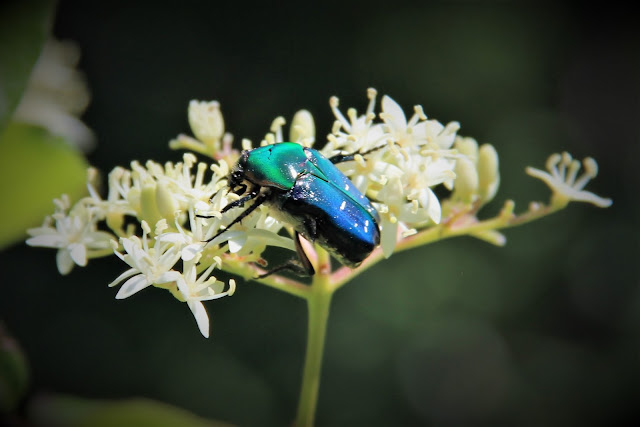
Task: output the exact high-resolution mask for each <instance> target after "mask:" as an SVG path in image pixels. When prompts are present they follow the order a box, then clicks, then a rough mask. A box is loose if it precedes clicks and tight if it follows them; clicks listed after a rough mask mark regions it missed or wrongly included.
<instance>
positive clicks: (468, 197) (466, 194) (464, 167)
mask: <svg viewBox="0 0 640 427" xmlns="http://www.w3.org/2000/svg"><path fill="white" fill-rule="evenodd" d="M478 182H479V180H478V172H477V171H476V167H475V165H474V164H473V162H472V161H471V160H470V159H468V158H466V157H462V158H460V159H458V160H457V161H456V181H455V188H454V198H456V199H459V200H461V201H462V202H464V203H472V202H473V201H474V199H475V196H476V194H477V193H478Z"/></svg>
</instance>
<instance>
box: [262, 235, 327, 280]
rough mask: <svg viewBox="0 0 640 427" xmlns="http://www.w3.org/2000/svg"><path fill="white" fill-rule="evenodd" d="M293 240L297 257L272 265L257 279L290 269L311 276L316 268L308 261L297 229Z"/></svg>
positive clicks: (301, 274)
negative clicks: (275, 265) (272, 266)
mask: <svg viewBox="0 0 640 427" xmlns="http://www.w3.org/2000/svg"><path fill="white" fill-rule="evenodd" d="M293 241H294V242H295V244H296V252H297V253H298V257H299V259H292V260H289V261H288V262H286V263H284V264H282V265H279V266H277V267H274V268H272V269H271V270H269V271H267V272H266V273H264V274H261V275H259V276H258V277H257V278H258V279H262V278H263V277H267V276H270V275H272V274H274V273H277V272H279V271H282V270H290V271H293V272H294V273H296V274H298V275H300V276H313V275H314V274H316V270H315V269H314V268H313V264H311V261H309V257H308V256H307V253H306V252H305V251H304V248H303V247H302V244H301V243H300V233H298V232H297V231H296V234H295V238H294V239H293Z"/></svg>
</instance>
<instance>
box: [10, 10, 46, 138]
mask: <svg viewBox="0 0 640 427" xmlns="http://www.w3.org/2000/svg"><path fill="white" fill-rule="evenodd" d="M54 10H55V2H54V1H52V0H38V1H35V0H32V1H9V2H3V4H2V5H0V132H1V131H2V129H4V127H5V126H6V125H7V123H8V122H9V119H10V118H11V115H12V114H13V111H14V110H15V108H16V107H17V106H18V103H19V102H20V98H22V93H23V92H24V90H25V87H26V86H27V82H28V80H29V76H30V75H31V70H32V68H33V66H34V64H35V63H36V61H37V59H38V56H39V55H40V52H41V51H42V46H43V45H44V42H45V41H46V39H47V37H48V36H49V33H50V29H51V22H52V20H53V13H54Z"/></svg>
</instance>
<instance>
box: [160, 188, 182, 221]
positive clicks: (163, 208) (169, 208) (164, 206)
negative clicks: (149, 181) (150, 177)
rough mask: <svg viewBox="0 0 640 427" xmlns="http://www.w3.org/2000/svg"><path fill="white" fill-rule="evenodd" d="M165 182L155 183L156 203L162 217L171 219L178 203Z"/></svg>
mask: <svg viewBox="0 0 640 427" xmlns="http://www.w3.org/2000/svg"><path fill="white" fill-rule="evenodd" d="M167 184H168V183H167V182H162V181H160V182H158V183H157V184H156V205H157V206H158V212H159V213H160V215H161V216H162V218H164V219H167V220H173V219H174V216H175V212H176V211H177V210H178V205H177V203H176V200H175V198H174V197H173V194H172V193H171V191H170V190H169V186H168V185H167Z"/></svg>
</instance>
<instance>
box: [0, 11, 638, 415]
mask: <svg viewBox="0 0 640 427" xmlns="http://www.w3.org/2000/svg"><path fill="white" fill-rule="evenodd" d="M53 33H54V35H55V36H56V37H58V38H61V39H70V40H74V41H75V42H77V43H78V45H79V46H80V48H81V52H82V58H81V61H80V65H79V67H80V69H81V70H82V71H83V72H84V73H85V75H86V79H87V82H88V85H89V88H90V91H91V93H92V100H91V104H90V106H89V108H88V110H87V111H86V114H85V115H84V117H83V118H84V120H85V122H86V123H87V124H88V125H89V126H90V127H91V128H92V129H93V130H94V131H95V133H96V135H97V140H98V145H97V148H96V149H95V150H94V151H92V152H91V153H89V154H88V160H89V162H90V163H91V164H92V165H94V166H96V167H98V168H99V169H100V170H102V171H103V172H105V174H106V172H108V171H109V170H111V169H112V168H113V167H115V166H117V165H123V166H127V165H128V164H129V162H130V161H131V160H133V159H138V160H141V161H144V160H146V159H153V160H155V161H160V162H163V161H168V160H173V161H176V160H179V159H180V158H181V154H180V153H177V152H173V151H171V150H169V148H168V145H167V142H168V141H169V140H170V139H171V138H173V137H175V136H176V135H177V134H179V133H182V132H186V133H188V132H189V128H188V123H187V118H186V111H187V110H186V108H187V105H188V102H189V100H191V99H200V100H213V99H215V100H218V101H219V102H220V103H221V105H222V111H223V114H224V117H225V121H226V127H227V130H228V131H230V132H231V133H233V134H234V136H235V137H236V142H238V143H239V141H240V139H241V138H244V137H246V138H249V139H251V140H253V141H254V143H255V142H258V141H259V140H260V139H261V138H262V137H263V136H264V134H265V133H266V132H267V131H268V129H269V126H270V124H271V121H272V120H273V119H274V118H275V117H276V116H278V115H282V116H284V117H285V118H287V119H288V120H290V119H291V117H292V116H293V114H294V113H295V112H296V111H297V110H298V109H301V108H306V109H308V110H310V111H311V112H312V113H313V115H314V117H315V119H316V126H317V134H318V139H319V140H320V141H321V140H322V138H323V135H326V134H327V133H329V132H330V128H331V124H332V121H333V117H332V115H331V113H330V110H329V107H328V100H329V97H330V96H332V95H336V96H338V97H339V98H340V101H341V106H342V109H343V111H346V108H348V107H356V108H358V110H359V111H360V112H362V111H364V109H365V108H366V105H367V99H366V89H367V88H368V87H374V88H376V89H377V90H378V92H379V93H380V95H382V94H388V95H390V96H391V97H392V98H394V99H395V100H396V101H398V102H399V103H400V104H401V105H402V106H404V107H405V111H407V113H408V114H410V113H411V110H412V106H413V105H415V104H421V105H422V106H423V107H424V110H425V112H426V114H427V115H428V116H429V117H431V118H436V119H438V120H440V121H441V122H443V123H446V122H449V121H452V120H456V121H459V122H460V123H461V126H462V127H461V130H460V132H459V133H460V134H461V135H465V136H473V137H475V138H476V139H477V140H478V141H479V142H480V143H484V142H489V143H491V144H493V145H494V146H495V147H496V149H497V151H498V153H499V155H500V162H501V164H500V169H501V177H502V183H501V188H500V191H499V193H498V196H497V197H496V200H495V201H494V202H493V203H492V204H491V205H489V206H487V207H486V210H485V215H491V214H494V213H495V212H497V210H498V209H499V208H500V206H501V203H502V202H503V201H504V200H506V199H509V198H511V199H514V200H515V201H516V207H517V209H519V210H524V209H526V206H527V204H528V202H529V201H530V200H547V197H548V194H549V192H548V190H547V189H546V187H545V186H544V185H543V184H542V183H541V182H539V181H536V180H534V179H532V178H529V177H528V176H526V175H525V173H524V168H525V167H526V166H527V165H533V166H536V167H542V166H543V165H544V162H545V160H546V158H547V156H548V155H549V154H551V153H553V152H559V151H563V150H567V151H569V152H571V153H572V154H574V155H575V156H576V157H579V158H583V157H586V156H593V157H594V158H596V159H597V161H598V163H599V165H600V172H601V175H600V176H599V177H598V178H597V179H596V180H595V181H594V182H593V183H592V184H591V185H590V186H589V189H591V190H592V191H594V192H596V193H597V194H600V195H602V196H605V197H611V198H612V199H613V201H614V203H613V206H612V207H610V208H609V209H599V208H596V207H594V206H591V205H583V204H572V205H570V206H569V208H568V209H566V210H564V211H562V212H560V213H559V214H556V215H554V216H552V217H549V218H546V219H544V220H542V221H538V222H535V223H532V224H529V225H526V226H523V227H521V228H515V229H510V230H507V231H506V235H507V238H508V243H507V246H506V247H504V248H497V247H493V246H491V245H488V244H486V243H484V242H481V241H476V240H472V239H471V238H459V239H453V240H448V241H443V242H439V243H436V244H433V245H430V246H427V247H424V248H421V249H417V250H413V251H410V252H406V253H401V254H397V255H395V256H393V257H392V258H391V259H390V260H388V261H387V262H383V263H381V264H379V265H378V266H376V267H375V268H373V269H371V270H369V271H367V272H366V273H365V274H363V275H362V276H360V277H358V279H357V280H355V281H354V282H352V283H351V284H349V285H348V286H346V287H345V288H343V289H341V290H340V291H339V292H338V293H337V294H336V295H335V298H334V304H333V307H332V311H331V317H330V324H329V329H328V339H327V344H326V352H325V364H324V369H323V372H322V383H321V388H320V399H319V406H318V414H317V424H318V425H323V426H325V425H326V426H329V425H367V426H378V425H379V426H387V425H452V424H461V425H562V426H572V425H580V426H585V425H614V424H615V423H616V422H621V421H623V420H624V421H630V420H636V421H639V420H640V409H638V408H639V407H638V402H639V401H640V400H639V399H640V287H639V285H640V280H639V278H640V274H639V267H638V265H639V262H638V260H639V256H640V248H639V246H640V244H639V237H640V235H639V224H638V213H639V210H638V207H639V204H638V198H637V194H638V190H639V185H638V184H639V183H640V179H639V177H640V175H639V173H638V169H639V168H638V159H639V158H640V149H639V142H640V138H639V134H640V132H639V130H638V129H639V127H638V120H640V56H639V52H640V37H639V34H640V33H639V32H638V29H637V15H634V14H633V13H632V12H631V10H630V9H629V10H626V9H621V8H620V7H619V6H617V7H615V8H614V7H613V6H608V5H596V4H594V5H593V6H589V7H587V6H584V5H579V6H578V5H574V4H572V3H568V2H520V1H445V2H404V1H395V2H379V3H378V2H375V1H354V2H347V1H333V0H329V1H323V2H317V3H316V2H308V3H304V2H302V3H300V2H289V3H286V2H285V3H278V5H275V4H269V2H260V3H254V4H246V3H245V2H195V1H190V0H181V1H179V2H172V3H167V4H166V5H161V4H154V3H151V2H119V1H110V2H83V1H75V0H61V1H60V2H59V4H58V7H57V11H56V17H55V20H54V25H53ZM33 173H34V174H37V173H38V171H34V172H33ZM41 178H42V179H43V180H46V179H47V177H46V176H42V177H41ZM2 185H7V184H6V183H3V184H2ZM24 197H25V198H28V197H29V195H28V194H25V195H24ZM2 215H3V216H4V215H11V211H10V210H9V211H5V212H3V213H2ZM34 225H35V224H34ZM113 258H115V257H113ZM0 264H1V265H0V271H1V272H2V273H1V277H2V292H1V293H0V320H2V321H3V322H4V324H5V327H6V329H7V330H8V331H9V332H10V333H11V334H12V335H13V336H14V338H15V339H16V340H17V341H18V342H19V343H20V344H21V346H22V347H23V349H24V351H25V353H26V355H27V358H28V361H29V364H30V369H31V389H32V391H33V392H34V393H36V392H42V391H47V392H55V393H65V394H70V395H76V396H82V397H89V398H128V397H135V396H144V397H149V398H152V399H156V400H159V401H162V402H167V403H170V404H173V405H177V406H180V407H182V408H184V409H186V410H189V411H191V412H193V413H195V414H198V415H200V416H203V417H207V418H211V419H216V420H222V421H226V422H229V423H232V424H238V425H256V426H257V425H290V422H291V421H292V419H293V417H294V414H295V410H296V404H297V397H298V391H299V386H300V381H301V370H302V361H303V355H304V345H305V337H306V317H305V310H306V307H305V305H304V303H303V301H301V300H297V299H295V298H294V297H291V296H288V295H284V294H280V293H278V292H276V291H274V290H271V289H268V288H266V287H260V286H257V285H255V284H252V283H245V282H239V288H238V291H237V292H236V294H235V295H234V296H233V297H232V298H224V299H222V300H219V301H213V302H209V303H207V305H206V306H207V309H208V312H209V314H210V317H211V319H212V336H211V338H209V339H204V338H203V337H202V336H201V335H200V333H199V332H198V329H197V327H196V326H195V322H194V320H193V318H192V316H191V313H190V312H189V310H188V309H187V308H186V307H185V306H184V304H179V303H176V301H175V300H174V299H173V297H171V296H170V295H169V294H168V293H166V292H163V291H160V290H155V289H148V290H145V291H144V292H141V293H140V294H138V295H135V296H134V297H132V298H129V299H127V300H123V301H116V300H115V299H114V296H115V290H114V289H110V288H107V286H106V285H107V284H108V283H109V282H111V281H112V280H113V279H114V278H115V277H116V276H117V275H118V274H120V273H121V272H122V271H123V266H122V265H121V263H120V261H118V260H117V259H103V260H97V261H92V262H91V263H90V264H89V266H88V267H87V268H83V269H81V268H76V269H74V271H73V272H72V273H71V274H70V275H69V276H66V277H61V276H60V275H59V274H58V272H57V269H56V265H55V253H54V251H52V250H47V249H41V248H35V249H34V248H28V247H26V245H25V244H24V243H17V244H15V245H14V246H12V247H10V248H8V249H5V250H4V251H3V252H2V253H0Z"/></svg>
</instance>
